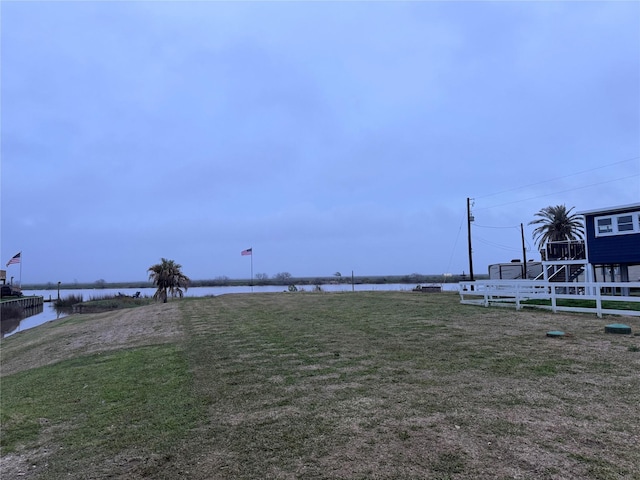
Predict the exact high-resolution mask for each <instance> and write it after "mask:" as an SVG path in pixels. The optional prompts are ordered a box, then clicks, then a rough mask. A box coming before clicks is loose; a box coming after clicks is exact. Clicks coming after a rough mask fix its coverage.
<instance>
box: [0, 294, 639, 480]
mask: <svg viewBox="0 0 640 480" xmlns="http://www.w3.org/2000/svg"><path fill="white" fill-rule="evenodd" d="M458 300H459V298H458V297H457V296H456V295H451V294H446V293H443V294H428V295H427V294H416V293H413V292H359V293H351V292H348V293H296V294H250V295H228V296H221V297H215V298H204V299H186V300H184V301H181V302H175V303H174V304H170V305H171V308H172V310H171V312H172V315H175V316H172V317H171V319H165V320H166V321H168V322H169V323H170V325H172V326H171V327H170V329H172V331H174V332H175V339H174V340H173V341H174V342H175V343H176V345H177V346H178V347H179V349H180V351H181V352H183V355H184V356H185V357H184V359H185V361H186V364H187V365H188V370H189V372H188V373H189V379H188V380H189V384H191V385H192V391H191V393H190V395H191V396H192V397H193V399H195V400H197V404H198V405H202V410H201V411H200V414H199V415H200V418H199V420H197V421H196V425H195V427H193V429H192V430H191V431H190V433H189V435H187V436H186V437H184V438H176V439H175V441H173V443H171V441H170V440H171V439H168V442H169V443H168V444H167V445H165V446H164V447H162V448H160V447H156V449H154V450H151V451H147V452H145V455H144V456H142V457H141V458H140V459H139V462H147V463H150V464H151V465H152V466H153V465H155V466H156V467H154V468H150V467H145V468H142V466H143V465H144V463H141V464H140V465H138V466H137V467H136V468H134V469H133V470H132V471H134V472H135V474H136V475H137V476H136V477H130V476H129V477H128V476H127V475H130V474H131V472H130V471H125V470H124V467H121V468H119V469H118V468H114V470H113V471H112V472H111V474H110V476H108V475H107V474H106V473H105V472H104V471H103V470H98V469H93V470H92V469H91V468H90V467H89V466H85V467H83V468H86V470H85V471H82V472H80V473H81V474H84V478H154V479H163V478H165V479H170V478H177V477H176V475H182V476H183V477H184V478H190V479H228V478H234V479H235V478H237V479H264V478H270V479H295V478H300V479H314V478H315V479H343V478H348V479H370V478H377V479H414V478H415V479H424V478H429V479H441V480H444V479H495V478H498V479H501V478H505V479H506V478H526V479H545V478H546V479H558V480H559V479H637V478H640V477H639V476H638V473H637V472H639V471H640V451H639V450H638V448H637V445H639V444H640V419H639V415H638V410H637V408H638V405H639V404H640V376H639V375H638V371H640V354H639V353H638V352H637V351H634V348H635V347H638V346H640V337H634V336H623V335H607V334H605V333H604V325H606V324H607V323H611V320H602V319H597V318H595V317H592V316H587V315H568V314H552V313H548V312H543V311H513V310H508V309H503V308H495V309H492V308H489V309H487V308H482V307H473V306H468V305H460V304H459V301H458ZM174 305H175V306H179V311H177V310H174V309H173V308H175V307H174ZM148 313H149V314H151V313H152V312H150V311H149V312H148ZM147 321H148V320H147ZM624 322H625V323H628V324H630V325H631V326H632V327H633V329H634V331H636V332H637V331H639V330H640V324H639V320H638V319H626V318H625V319H624ZM93 323H95V324H96V325H95V328H100V327H99V323H100V322H98V321H97V319H96V321H95V322H93ZM72 327H73V326H72V325H67V326H66V327H64V328H63V327H61V329H62V330H64V329H67V328H69V329H70V330H69V332H71V333H73V332H74V330H73V328H72ZM84 327H85V328H89V329H91V326H90V324H86V325H84ZM556 329H561V330H564V331H566V332H570V333H571V336H569V337H567V338H563V339H551V338H547V337H546V335H545V334H546V332H547V331H549V330H556ZM10 338H11V337H10ZM165 340H166V338H165ZM140 341H142V339H140ZM60 342H62V339H61V338H56V339H55V343H56V344H59V343H60ZM19 343H20V340H17V341H16V344H17V345H15V346H13V347H12V348H13V349H14V352H16V355H17V356H20V355H26V353H25V352H26V351H27V350H21V348H22V347H20V346H19V345H18V344H19ZM129 346H131V345H130V344H129ZM40 348H44V347H43V345H42V344H41V345H40ZM50 348H54V347H50ZM21 352H22V353H21ZM3 355H4V352H3ZM13 361H15V362H19V359H15V360H13ZM151 380H153V379H151ZM149 434H150V435H151V434H153V431H152V430H150V431H149ZM60 440H61V439H60V438H53V439H51V442H52V444H53V443H55V442H60ZM132 448H134V446H133V445H129V446H127V445H124V446H123V447H122V452H131V451H132V450H131V449H132ZM133 451H135V450H133ZM95 455H96V457H99V458H103V457H100V455H104V452H95ZM114 458H115V457H114ZM114 461H115V460H114ZM116 463H117V462H116ZM103 464H104V460H103ZM83 465H84V464H83ZM161 466H162V468H161ZM41 478H46V476H43V477H41ZM78 478H80V477H78Z"/></svg>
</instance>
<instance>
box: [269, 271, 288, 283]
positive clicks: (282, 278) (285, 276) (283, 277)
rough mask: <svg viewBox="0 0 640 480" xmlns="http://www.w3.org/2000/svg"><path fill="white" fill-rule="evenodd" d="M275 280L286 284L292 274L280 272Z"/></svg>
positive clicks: (275, 276)
mask: <svg viewBox="0 0 640 480" xmlns="http://www.w3.org/2000/svg"><path fill="white" fill-rule="evenodd" d="M273 278H275V279H276V280H278V281H280V282H286V281H287V280H289V279H290V278H291V274H290V273H289V272H280V273H276V274H275V275H274V277H273Z"/></svg>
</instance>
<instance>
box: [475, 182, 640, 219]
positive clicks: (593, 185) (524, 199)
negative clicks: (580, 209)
mask: <svg viewBox="0 0 640 480" xmlns="http://www.w3.org/2000/svg"><path fill="white" fill-rule="evenodd" d="M633 177H640V173H636V174H633V175H628V176H626V177H620V178H615V179H613V180H605V181H604V182H597V183H592V184H590V185H583V186H581V187H575V188H569V189H568V190H560V191H557V192H553V193H545V194H543V195H536V196H535V197H529V198H523V199H521V200H514V201H512V202H506V203H500V204H498V205H491V206H490V207H480V208H476V211H478V210H488V209H490V208H496V207H504V206H505V205H513V204H514V203H520V202H527V201H529V200H535V199H536V198H543V197H550V196H552V195H557V194H558V193H566V192H573V191H575V190H581V189H584V188H590V187H596V186H598V185H604V184H606V183H612V182H617V181H619V180H627V179H629V178H633ZM522 188H524V187H522Z"/></svg>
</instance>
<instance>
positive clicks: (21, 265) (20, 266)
mask: <svg viewBox="0 0 640 480" xmlns="http://www.w3.org/2000/svg"><path fill="white" fill-rule="evenodd" d="M19 287H20V288H22V251H20V285H19Z"/></svg>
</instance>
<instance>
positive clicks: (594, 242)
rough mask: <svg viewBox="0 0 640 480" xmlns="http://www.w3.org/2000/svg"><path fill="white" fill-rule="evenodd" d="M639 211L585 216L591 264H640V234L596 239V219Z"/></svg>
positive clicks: (625, 210)
mask: <svg viewBox="0 0 640 480" xmlns="http://www.w3.org/2000/svg"><path fill="white" fill-rule="evenodd" d="M634 211H638V209H637V208H630V209H621V210H611V211H609V212H598V213H595V214H585V227H586V234H587V250H588V255H589V263H591V264H592V265H602V264H640V234H635V233H634V234H626V235H611V236H606V237H596V230H595V218H596V217H600V216H603V215H609V214H612V215H618V214H624V213H631V212H634Z"/></svg>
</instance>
